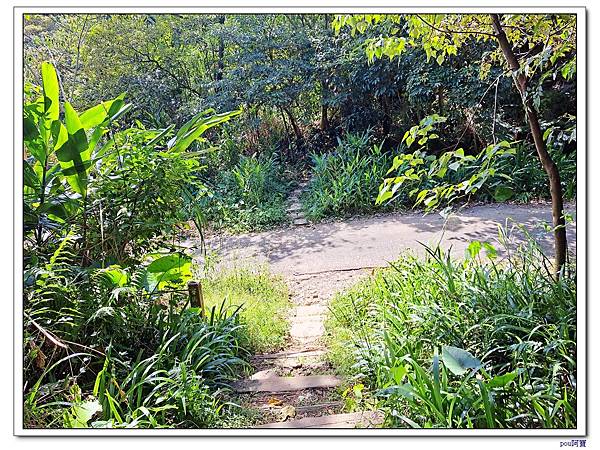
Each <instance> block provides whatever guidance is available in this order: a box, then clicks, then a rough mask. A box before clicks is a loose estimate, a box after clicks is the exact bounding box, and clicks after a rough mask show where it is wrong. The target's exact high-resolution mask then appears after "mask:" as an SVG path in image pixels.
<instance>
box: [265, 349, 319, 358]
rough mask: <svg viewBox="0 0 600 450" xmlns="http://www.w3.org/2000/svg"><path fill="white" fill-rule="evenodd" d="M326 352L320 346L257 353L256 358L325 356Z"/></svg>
mask: <svg viewBox="0 0 600 450" xmlns="http://www.w3.org/2000/svg"><path fill="white" fill-rule="evenodd" d="M325 353H326V352H325V350H322V349H319V348H312V349H310V348H309V349H306V350H301V351H297V352H279V353H264V354H262V355H255V356H254V359H280V358H298V357H299V356H323V355H324V354H325Z"/></svg>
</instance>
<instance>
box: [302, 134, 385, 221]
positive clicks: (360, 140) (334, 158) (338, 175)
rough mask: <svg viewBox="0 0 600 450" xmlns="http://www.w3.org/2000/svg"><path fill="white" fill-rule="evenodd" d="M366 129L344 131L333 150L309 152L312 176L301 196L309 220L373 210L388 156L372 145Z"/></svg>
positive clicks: (380, 148)
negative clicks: (353, 131) (329, 151)
mask: <svg viewBox="0 0 600 450" xmlns="http://www.w3.org/2000/svg"><path fill="white" fill-rule="evenodd" d="M370 141H371V136H370V133H369V132H366V133H364V134H362V135H353V134H346V135H345V136H344V138H343V139H338V146H337V147H336V149H335V150H334V151H333V152H332V153H328V154H323V155H316V154H313V155H312V159H313V175H312V178H311V180H310V183H309V185H308V188H307V191H306V193H305V195H304V196H303V198H302V202H303V204H304V209H305V210H306V214H307V216H308V217H309V218H311V219H321V218H323V217H326V216H345V215H350V214H354V213H364V212H369V211H373V210H375V209H376V206H375V199H376V198H377V193H378V191H379V186H380V184H381V182H382V180H383V177H384V176H385V173H386V172H387V170H388V168H389V166H390V164H391V158H390V156H389V155H387V154H386V153H384V152H383V151H382V146H381V145H371V143H370Z"/></svg>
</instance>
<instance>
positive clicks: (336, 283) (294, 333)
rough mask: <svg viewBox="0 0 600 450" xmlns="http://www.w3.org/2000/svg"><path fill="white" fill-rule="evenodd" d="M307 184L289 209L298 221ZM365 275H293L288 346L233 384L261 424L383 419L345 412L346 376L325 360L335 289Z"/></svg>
mask: <svg viewBox="0 0 600 450" xmlns="http://www.w3.org/2000/svg"><path fill="white" fill-rule="evenodd" d="M305 185H306V184H305V183H304V184H301V185H300V186H299V187H298V188H297V189H296V190H294V191H293V192H292V194H291V195H290V200H289V207H288V214H289V215H290V217H291V218H292V220H293V224H294V225H295V226H303V225H307V224H308V223H309V222H308V221H307V220H306V218H305V217H304V215H303V213H302V207H301V205H300V200H299V198H300V194H301V192H302V190H303V189H304V187H305ZM360 275H361V271H360V270H357V271H354V272H353V273H344V274H340V273H324V274H319V275H315V274H296V275H293V276H291V277H289V278H288V283H289V284H290V290H291V293H292V302H293V304H294V307H293V308H292V310H291V313H290V315H289V317H288V320H289V322H290V339H289V342H288V344H287V346H286V348H285V350H282V351H280V352H278V353H271V354H263V355H255V356H254V357H253V358H252V360H251V363H252V366H253V367H254V368H255V370H256V372H255V373H254V374H253V375H252V376H251V377H249V378H247V379H245V380H239V381H237V382H235V383H234V384H233V388H234V390H235V391H236V393H237V395H238V396H239V398H240V399H242V403H243V404H245V406H247V407H250V408H251V409H253V410H255V411H259V413H260V416H261V418H260V419H259V421H258V422H259V424H258V425H257V428H367V427H374V426H377V425H378V424H380V423H381V422H382V419H383V418H382V416H381V415H380V414H379V413H377V412H371V411H369V412H363V411H360V412H353V413H345V412H344V402H343V399H342V396H341V393H340V392H341V388H342V383H343V380H342V379H340V378H339V377H337V376H336V375H335V370H334V368H332V367H331V366H330V364H329V363H328V362H327V361H326V359H325V354H326V349H325V347H324V345H323V343H322V339H321V338H322V337H323V334H324V332H325V327H324V321H325V317H326V315H327V312H328V306H327V305H328V301H329V299H330V297H331V295H332V293H333V292H335V291H337V290H340V289H342V288H343V287H346V286H348V285H350V284H352V283H353V282H355V281H356V279H357V277H358V276H360ZM325 286H326V289H324V287H325ZM324 291H327V292H329V294H328V295H324Z"/></svg>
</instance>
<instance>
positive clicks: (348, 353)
mask: <svg viewBox="0 0 600 450" xmlns="http://www.w3.org/2000/svg"><path fill="white" fill-rule="evenodd" d="M481 248H483V246H481V245H479V246H478V245H474V246H472V247H471V248H470V249H471V251H472V255H470V256H469V258H467V259H465V260H464V261H459V260H454V259H452V258H450V256H449V254H448V253H445V252H443V251H441V250H439V249H427V257H426V258H425V259H423V258H417V257H415V256H412V255H404V256H403V257H402V258H400V259H399V260H398V261H396V262H394V263H393V264H391V267H390V268H389V269H386V270H383V271H380V272H379V273H377V274H376V275H375V276H374V277H372V278H370V279H367V280H365V281H363V282H362V283H360V284H359V285H357V286H355V287H354V288H353V289H351V290H350V291H348V292H347V293H345V294H342V295H338V296H337V297H336V298H335V299H334V300H333V303H332V306H331V314H330V317H329V319H328V321H327V323H326V327H327V330H328V340H329V345H330V348H331V351H330V353H329V358H330V359H331V360H332V362H333V364H334V366H336V367H339V368H340V370H341V371H342V372H344V373H346V374H347V375H349V376H350V377H353V379H354V380H355V382H356V383H362V384H364V385H366V386H368V388H369V389H370V392H371V394H372V395H373V396H375V397H376V398H377V400H378V405H379V406H380V407H381V408H382V409H383V410H384V411H385V412H386V421H385V426H388V427H439V428H463V427H464V428H574V427H576V423H577V418H576V414H575V411H576V404H577V391H576V386H577V367H576V337H577V333H576V289H575V285H576V279H575V275H573V274H572V273H569V274H567V275H566V276H565V277H563V278H562V279H561V280H560V281H554V280H553V278H552V277H551V274H549V273H548V271H547V270H546V268H545V266H544V264H543V257H542V256H541V253H540V251H539V249H537V247H536V246H534V245H530V246H528V247H527V248H521V250H520V251H519V252H518V253H517V254H513V256H512V258H511V259H510V261H504V262H502V263H500V262H497V261H496V260H495V259H493V258H491V257H490V258H488V257H484V256H483V255H480V254H479V250H480V249H481ZM488 250H489V251H490V256H494V255H495V252H494V251H493V250H492V249H491V248H488ZM548 267H551V265H548Z"/></svg>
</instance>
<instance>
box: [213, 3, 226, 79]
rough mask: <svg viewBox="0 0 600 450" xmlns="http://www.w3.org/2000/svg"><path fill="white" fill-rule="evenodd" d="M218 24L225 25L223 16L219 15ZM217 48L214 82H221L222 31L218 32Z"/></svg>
mask: <svg viewBox="0 0 600 450" xmlns="http://www.w3.org/2000/svg"><path fill="white" fill-rule="evenodd" d="M217 20H218V22H219V24H221V25H223V24H225V15H224V14H221V15H220V16H219V18H218V19H217ZM219 31H220V34H219V48H218V49H217V73H216V74H215V80H216V81H221V80H222V79H223V68H224V67H225V65H224V62H223V56H224V53H225V43H224V42H223V34H222V33H223V30H219Z"/></svg>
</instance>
